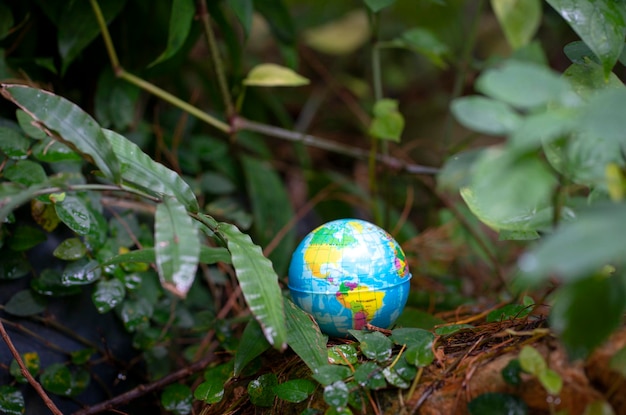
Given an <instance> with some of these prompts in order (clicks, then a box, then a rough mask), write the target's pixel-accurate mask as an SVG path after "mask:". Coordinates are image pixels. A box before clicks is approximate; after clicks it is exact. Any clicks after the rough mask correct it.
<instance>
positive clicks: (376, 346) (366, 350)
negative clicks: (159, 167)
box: [349, 330, 392, 362]
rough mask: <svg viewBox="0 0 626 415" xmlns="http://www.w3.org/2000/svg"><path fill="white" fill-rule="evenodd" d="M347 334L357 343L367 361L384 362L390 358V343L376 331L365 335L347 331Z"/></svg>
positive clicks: (356, 331) (364, 333) (357, 331)
mask: <svg viewBox="0 0 626 415" xmlns="http://www.w3.org/2000/svg"><path fill="white" fill-rule="evenodd" d="M349 332H350V334H351V335H353V336H354V337H355V338H356V339H357V340H358V341H359V343H360V344H359V347H360V348H361V352H362V353H363V355H364V356H365V357H367V358H368V359H372V360H376V361H378V362H385V361H387V360H389V358H390V357H391V348H392V342H391V340H389V338H388V337H387V336H385V335H384V334H382V333H380V332H378V331H375V332H373V333H366V332H362V331H360V330H349Z"/></svg>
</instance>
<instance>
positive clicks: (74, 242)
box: [52, 238, 87, 261]
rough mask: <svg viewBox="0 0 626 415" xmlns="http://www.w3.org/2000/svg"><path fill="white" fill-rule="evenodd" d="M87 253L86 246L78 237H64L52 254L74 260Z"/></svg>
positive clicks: (66, 259)
mask: <svg viewBox="0 0 626 415" xmlns="http://www.w3.org/2000/svg"><path fill="white" fill-rule="evenodd" d="M86 254H87V247H86V246H85V244H84V243H83V241H81V240H80V238H67V239H64V240H63V241H62V242H61V243H60V244H59V245H57V247H56V248H54V251H52V255H54V256H55V257H57V258H59V259H63V260H65V261H75V260H77V259H80V258H83V257H84V256H85V255H86Z"/></svg>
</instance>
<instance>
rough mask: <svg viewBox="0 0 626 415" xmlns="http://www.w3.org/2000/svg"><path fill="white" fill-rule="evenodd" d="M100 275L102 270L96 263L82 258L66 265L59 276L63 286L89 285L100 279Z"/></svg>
mask: <svg viewBox="0 0 626 415" xmlns="http://www.w3.org/2000/svg"><path fill="white" fill-rule="evenodd" d="M101 274H102V268H100V267H99V264H98V261H96V260H88V259H87V258H83V259H82V260H78V261H74V262H70V263H69V264H67V265H66V267H65V269H64V270H63V273H62V274H61V283H62V284H63V285H65V286H72V285H86V284H91V283H92V282H94V281H96V280H97V279H98V278H100V275H101Z"/></svg>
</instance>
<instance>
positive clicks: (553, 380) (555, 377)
mask: <svg viewBox="0 0 626 415" xmlns="http://www.w3.org/2000/svg"><path fill="white" fill-rule="evenodd" d="M537 378H538V379H539V383H541V386H543V388H544V389H545V390H546V392H548V393H549V394H550V395H558V394H559V393H561V389H563V379H562V378H561V376H560V375H559V374H558V373H556V372H555V371H554V370H552V369H546V370H544V371H543V372H541V373H540V374H539V375H538V376H537Z"/></svg>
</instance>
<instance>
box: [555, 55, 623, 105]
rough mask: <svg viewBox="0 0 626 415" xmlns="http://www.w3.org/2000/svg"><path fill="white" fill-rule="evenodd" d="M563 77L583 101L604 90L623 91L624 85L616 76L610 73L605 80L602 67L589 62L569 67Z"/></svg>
mask: <svg viewBox="0 0 626 415" xmlns="http://www.w3.org/2000/svg"><path fill="white" fill-rule="evenodd" d="M563 77H564V78H565V79H567V80H568V81H569V82H570V84H571V85H572V88H573V90H574V92H576V93H577V94H578V95H579V96H580V97H581V98H583V99H584V100H588V99H589V98H591V97H593V96H594V95H596V94H597V93H598V92H599V91H602V90H604V89H624V83H623V82H622V81H621V80H620V79H619V77H618V76H617V75H615V74H614V73H612V72H611V74H609V77H608V78H606V77H605V76H604V72H603V70H602V66H600V65H599V64H598V63H595V62H593V61H590V60H585V61H584V62H582V63H576V64H574V65H571V66H570V67H569V68H567V69H566V70H565V72H563Z"/></svg>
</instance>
